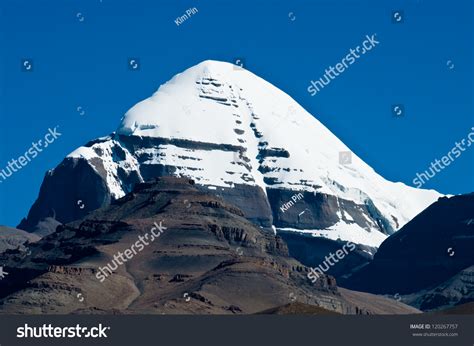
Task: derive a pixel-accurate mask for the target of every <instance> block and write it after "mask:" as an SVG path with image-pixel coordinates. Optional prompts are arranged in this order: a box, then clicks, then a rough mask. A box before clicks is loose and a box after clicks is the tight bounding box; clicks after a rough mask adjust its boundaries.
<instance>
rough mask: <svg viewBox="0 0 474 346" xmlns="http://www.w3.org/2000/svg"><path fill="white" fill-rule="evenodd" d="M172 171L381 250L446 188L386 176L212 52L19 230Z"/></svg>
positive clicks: (71, 214)
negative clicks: (427, 187) (414, 184)
mask: <svg viewBox="0 0 474 346" xmlns="http://www.w3.org/2000/svg"><path fill="white" fill-rule="evenodd" d="M341 157H342V158H343V160H342V161H341ZM341 162H342V163H341ZM166 175H171V176H178V177H189V178H192V179H193V180H194V181H195V183H196V186H199V187H200V188H202V189H205V190H207V191H209V190H210V191H211V192H214V193H215V194H217V195H219V196H221V197H222V198H224V199H225V200H228V201H229V202H231V203H233V204H235V205H237V206H238V207H239V208H241V209H242V210H243V212H244V213H245V216H246V217H247V218H248V219H249V220H251V221H253V222H254V223H256V224H257V225H259V226H261V227H262V228H264V229H268V230H271V229H272V228H273V229H274V230H281V231H283V232H297V233H298V234H301V235H313V236H315V237H323V238H327V239H331V240H334V241H338V240H341V241H352V242H354V243H356V244H361V245H363V246H367V247H369V248H376V247H378V246H379V245H380V243H381V242H382V241H383V240H384V239H385V238H386V237H387V236H388V235H389V234H392V233H394V232H395V231H396V230H397V229H399V228H400V227H402V226H403V225H405V224H406V223H407V222H408V221H409V220H411V219H412V218H413V217H414V216H416V215H417V214H418V213H419V212H421V211H422V210H423V209H425V208H426V207H427V206H429V205H430V204H431V203H433V202H435V201H436V200H437V199H438V197H440V196H441V195H440V194H439V193H437V192H436V191H433V190H421V189H415V188H412V187H409V186H406V185H404V184H402V183H393V182H390V181H387V180H385V179H384V178H383V177H381V176H380V175H378V174H377V173H376V172H375V171H374V170H373V169H372V168H371V167H370V166H368V165H367V164H366V163H365V162H363V161H362V160H361V159H360V158H359V157H358V156H357V155H355V154H354V153H352V152H351V150H350V149H349V148H348V147H347V146H346V145H345V144H344V143H342V142H341V141H340V140H339V139H338V138H337V137H336V136H335V135H334V134H332V133H331V132H330V131H329V130H328V129H327V128H326V127H325V126H324V125H322V124H321V123H320V122H319V121H318V120H317V119H316V118H315V117H314V116H313V115H311V114H309V113H308V112H307V111H306V110H304V109H303V108H302V107H301V106H300V105H299V104H298V103H297V102H296V101H295V100H293V99H292V98H291V97H290V96H288V95H287V94H285V93H284V92H283V91H281V90H280V89H278V88H276V87H275V86H273V85H271V84H270V83H268V82H266V81H265V80H263V79H261V78H260V77H258V76H256V75H254V74H253V73H251V72H249V71H247V70H245V69H243V68H240V67H239V66H235V65H232V64H229V63H225V62H218V61H210V60H208V61H204V62H202V63H200V64H198V65H196V66H194V67H191V68H189V69H187V70H186V71H184V72H183V73H179V74H177V75H176V76H174V77H173V78H172V79H171V80H170V81H169V82H167V83H165V84H163V85H162V86H160V88H159V89H158V91H156V92H155V93H154V94H153V95H152V96H151V97H149V98H147V99H145V100H143V101H141V102H139V103H137V104H136V105H135V106H133V107H132V108H131V109H130V110H129V111H128V112H127V113H126V114H125V115H124V117H123V118H122V119H121V121H120V125H119V127H118V128H117V130H116V131H115V132H114V133H112V134H111V135H109V136H107V137H104V138H100V139H96V140H93V141H91V142H89V143H87V144H86V145H84V146H82V147H80V148H78V149H76V150H75V151H73V152H72V153H71V154H69V155H68V156H67V157H66V158H65V159H64V161H63V162H62V163H61V164H60V165H59V166H58V167H56V168H55V169H53V170H50V171H49V172H48V173H47V175H46V177H45V179H44V181H43V184H42V187H41V191H40V195H39V197H38V200H37V201H36V202H35V204H34V205H33V207H32V208H31V210H30V212H29V215H28V217H27V218H26V219H24V220H23V221H22V222H21V224H20V225H19V228H22V229H26V230H29V231H35V230H38V227H39V226H38V225H39V224H40V223H41V221H43V220H44V219H46V218H48V217H51V216H54V217H55V219H56V220H58V221H59V222H62V223H64V222H69V221H72V220H75V219H78V218H80V217H82V216H84V215H85V214H86V213H87V212H89V211H91V210H94V209H97V208H99V207H101V206H105V205H108V204H110V202H111V201H113V200H116V199H118V198H121V197H123V196H124V195H125V194H127V193H129V192H130V191H132V189H133V186H134V185H135V184H136V183H140V182H143V181H147V180H150V179H152V178H155V177H158V176H166ZM295 196H297V198H295ZM78 200H81V201H82V202H83V204H84V205H85V208H83V209H80V208H78V206H77V201H78Z"/></svg>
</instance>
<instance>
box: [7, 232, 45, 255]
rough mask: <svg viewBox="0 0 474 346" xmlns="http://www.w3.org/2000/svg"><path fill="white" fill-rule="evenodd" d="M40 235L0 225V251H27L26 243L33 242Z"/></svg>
mask: <svg viewBox="0 0 474 346" xmlns="http://www.w3.org/2000/svg"><path fill="white" fill-rule="evenodd" d="M39 239H40V237H39V236H38V235H36V234H32V233H28V232H25V231H22V230H21V229H16V228H11V227H6V226H0V253H2V252H5V251H6V250H12V249H21V250H23V251H25V252H27V249H26V248H27V246H28V244H27V243H34V242H36V241H38V240H39Z"/></svg>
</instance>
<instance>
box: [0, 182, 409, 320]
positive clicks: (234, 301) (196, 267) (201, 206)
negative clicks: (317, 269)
mask: <svg viewBox="0 0 474 346" xmlns="http://www.w3.org/2000/svg"><path fill="white" fill-rule="evenodd" d="M243 216H244V214H243V212H242V211H241V210H240V209H239V208H237V207H235V206H233V205H232V204H229V203H227V202H225V201H224V200H223V199H221V198H219V197H216V196H215V195H213V194H210V193H203V192H202V191H201V190H200V189H199V188H197V187H196V185H195V184H194V182H193V181H191V180H189V179H184V178H173V177H163V178H160V179H158V180H156V181H152V182H146V183H140V184H137V185H135V187H134V189H133V190H132V191H131V192H130V193H128V194H127V195H126V196H124V197H122V198H121V199H118V200H115V201H113V202H112V203H111V205H109V206H107V207H104V208H101V209H98V210H96V211H94V212H91V213H90V214H89V215H88V216H87V217H85V218H83V219H81V220H77V221H74V222H71V223H69V224H67V225H60V226H58V228H57V230H56V232H55V233H52V234H50V235H48V236H45V237H43V238H42V239H41V240H40V241H38V242H37V243H34V244H30V247H29V248H30V250H31V253H30V255H29V256H27V257H26V258H25V257H24V256H23V255H22V254H21V253H20V251H18V250H8V251H6V252H5V253H4V254H2V255H0V263H3V264H4V266H5V270H6V271H7V272H9V275H8V277H7V279H4V280H0V313H20V314H40V313H46V314H51V313H53V314H59V313H60V314H69V313H137V314H138V313H146V314H178V313H179V314H252V313H257V312H261V311H266V310H269V309H275V308H278V307H281V306H285V305H286V304H292V303H296V302H297V303H300V304H302V305H304V306H309V307H310V308H309V310H308V311H310V312H308V313H315V311H321V313H325V311H333V312H338V313H343V314H367V313H415V312H418V310H416V309H414V308H411V307H408V306H406V305H404V304H402V303H399V302H396V301H394V300H391V299H386V298H383V297H377V296H373V295H370V294H365V293H358V292H352V291H348V290H343V291H340V290H339V289H338V287H337V286H336V282H335V280H334V279H333V278H332V277H329V276H322V277H321V278H320V280H318V281H317V282H316V284H312V283H310V282H309V280H308V279H307V277H306V273H307V271H308V268H306V267H305V266H303V265H302V264H301V263H299V262H298V261H296V260H294V259H292V258H291V257H289V255H288V249H287V247H286V245H285V243H284V242H283V241H282V239H281V238H280V237H279V236H277V235H275V234H273V232H266V231H264V230H262V228H259V227H257V226H255V225H254V224H252V223H251V222H249V221H248V220H247V219H246V218H244V217H243ZM143 239H146V244H145V242H144V241H143V242H142V240H143ZM137 242H141V243H140V244H141V247H139V246H138V245H137V244H138V243H137ZM127 250H128V251H127ZM132 252H133V253H132ZM119 253H122V254H125V255H126V256H127V257H126V259H125V260H124V259H123V257H122V262H118V258H120V255H118V254H119ZM129 255H130V256H131V257H129ZM105 268H108V269H105ZM311 307H312V308H311ZM381 307H382V308H381ZM318 309H319V310H318ZM269 313H271V312H269Z"/></svg>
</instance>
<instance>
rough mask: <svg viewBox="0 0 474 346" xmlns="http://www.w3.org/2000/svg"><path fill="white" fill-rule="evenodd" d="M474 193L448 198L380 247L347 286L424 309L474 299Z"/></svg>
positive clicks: (352, 276)
mask: <svg viewBox="0 0 474 346" xmlns="http://www.w3.org/2000/svg"><path fill="white" fill-rule="evenodd" d="M473 248H474V193H471V194H466V195H459V196H453V197H450V198H447V197H443V198H441V199H440V200H439V201H438V202H436V203H434V204H433V205H431V206H430V207H428V208H427V209H426V210H424V211H423V212H422V213H420V214H419V215H417V216H416V217H415V218H414V219H413V220H412V221H410V222H409V223H408V224H406V225H405V226H404V227H403V228H402V229H401V230H399V231H398V232H397V233H395V234H393V235H391V236H390V237H389V238H388V239H387V240H385V241H384V242H383V243H382V245H381V246H380V248H379V250H378V251H377V253H376V254H375V256H374V259H373V261H371V262H370V263H369V264H368V265H366V266H364V267H362V268H360V269H359V270H358V271H356V272H354V273H353V274H352V275H351V276H350V277H348V278H347V279H346V280H342V283H341V284H342V285H343V287H347V288H350V289H355V290H362V291H364V292H372V293H377V294H391V295H393V294H397V293H398V294H399V295H400V296H402V295H403V301H404V302H409V303H410V304H413V305H414V306H416V307H419V308H420V309H422V310H435V309H441V308H447V307H449V306H454V305H457V304H464V303H468V302H470V301H472V300H473V298H474V296H473V292H474V290H473V288H474V273H473V266H474V252H473V251H472V249H473Z"/></svg>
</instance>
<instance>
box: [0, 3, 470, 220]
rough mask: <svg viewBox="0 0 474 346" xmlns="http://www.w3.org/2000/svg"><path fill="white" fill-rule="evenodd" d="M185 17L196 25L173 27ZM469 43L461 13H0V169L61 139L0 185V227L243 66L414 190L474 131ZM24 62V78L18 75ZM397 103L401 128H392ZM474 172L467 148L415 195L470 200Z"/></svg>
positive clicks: (283, 8)
mask: <svg viewBox="0 0 474 346" xmlns="http://www.w3.org/2000/svg"><path fill="white" fill-rule="evenodd" d="M190 7H196V8H197V9H198V11H199V12H198V13H197V14H195V15H194V16H192V17H191V18H190V19H188V20H187V21H185V22H184V23H183V24H181V25H180V26H177V25H176V24H175V22H174V20H175V19H176V18H177V17H178V16H180V15H182V14H183V13H184V12H185V11H186V9H188V8H190ZM394 10H402V11H403V15H404V18H403V22H402V23H397V24H394V23H393V22H392V11H394ZM290 12H293V14H294V20H293V21H292V20H291V19H290V15H289V13H290ZM82 18H83V20H82V21H81V19H82ZM372 33H377V38H378V39H379V41H380V44H379V45H378V46H377V47H376V48H375V49H374V50H373V51H371V52H370V53H369V54H367V55H365V56H363V57H362V58H361V59H359V60H358V61H357V62H356V63H355V64H353V65H352V66H351V67H350V69H349V70H347V71H345V72H344V73H343V74H342V75H341V76H339V77H338V78H337V79H335V80H334V81H332V83H331V84H330V85H328V86H327V87H326V88H325V89H323V90H322V91H321V92H320V93H318V94H317V95H316V96H314V97H312V96H310V95H309V93H308V92H307V90H306V89H307V87H308V84H309V81H310V80H311V79H317V78H319V77H321V76H322V74H323V73H324V69H325V68H326V67H328V66H329V65H335V64H336V63H337V62H339V61H340V60H341V59H342V58H343V57H344V56H345V55H346V54H347V52H348V50H349V49H350V48H352V47H355V46H356V45H357V44H359V43H360V42H361V41H362V39H363V37H364V36H365V35H366V34H372ZM473 33H474V26H473V2H472V1H470V0H465V1H463V0H458V1H447V0H446V1H436V0H409V1H397V0H390V1H380V0H374V1H363V0H358V1H357V0H339V1H335V0H313V1H310V0H300V1H298V0H296V1H294V0H292V1H261V0H239V1H225V0H221V1H216V0H214V1H177V0H161V1H144V0H127V1H125V0H102V1H100V0H87V1H86V0H55V1H53V0H42V1H37V0H29V1H24V0H0V40H1V41H0V43H1V46H0V47H1V50H0V121H1V126H0V136H1V140H2V145H1V146H0V169H2V168H4V167H5V166H6V164H7V162H8V160H10V159H12V158H17V157H18V156H19V155H21V154H23V153H24V152H25V150H27V149H28V148H29V147H30V145H31V142H32V141H36V140H38V139H40V138H42V136H43V135H44V134H45V133H46V132H47V130H48V128H49V127H55V126H59V131H60V132H61V133H62V134H63V135H62V136H61V137H60V138H59V139H58V141H57V142H55V143H54V144H52V145H51V146H50V147H48V148H47V149H45V150H44V151H43V152H42V153H41V154H40V155H39V156H38V157H37V158H35V159H34V160H33V161H32V162H31V163H29V164H28V165H27V166H26V167H24V168H23V169H22V170H21V171H19V172H17V173H15V174H14V175H13V176H12V177H10V178H8V179H7V180H6V181H4V182H2V183H1V184H0V224H6V225H10V226H15V225H16V224H18V222H19V221H20V219H21V218H22V217H23V216H25V215H26V213H27V211H28V209H29V207H30V206H31V204H32V203H33V202H34V200H35V199H36V197H37V195H38V192H39V187H40V184H41V182H42V179H43V176H44V174H45V172H46V171H47V170H48V169H51V168H53V167H55V166H56V165H57V164H58V163H59V162H61V160H62V159H63V158H64V156H66V155H67V154H68V153H70V152H71V151H72V150H74V149H75V148H77V147H78V146H80V145H82V144H84V143H86V142H87V141H89V140H91V139H94V138H96V137H99V136H103V135H107V134H109V133H110V132H112V131H113V130H115V128H116V126H117V125H118V122H119V120H120V118H121V116H122V115H123V114H124V112H126V111H127V109H129V108H130V107H131V106H133V105H134V104H135V103H136V102H138V101H140V100H142V99H144V98H146V97H148V96H149V95H150V94H151V93H153V92H154V91H155V90H156V89H157V88H158V87H159V85H160V84H162V83H164V82H166V81H167V80H168V79H169V78H171V77H172V76H173V75H174V74H176V73H178V72H180V71H182V70H184V69H186V68H188V67H190V66H192V65H194V64H196V63H198V62H200V61H202V60H206V59H215V60H223V61H233V60H234V59H235V58H238V57H242V58H244V59H245V62H246V65H247V68H248V69H249V70H251V71H253V72H254V73H256V74H258V75H260V76H261V77H263V78H265V79H266V80H268V81H269V82H271V83H273V84H274V85H276V86H278V87H279V88H281V89H282V90H284V91H285V92H287V93H288V94H290V95H291V96H292V97H293V98H295V99H296V100H297V101H298V102H299V103H300V104H301V105H302V106H303V107H305V108H306V109H307V110H308V111H310V112H311V113H312V114H315V115H316V116H317V117H318V119H319V120H320V121H321V122H322V123H324V124H325V125H326V126H327V127H328V128H329V129H330V130H331V131H332V132H333V133H335V134H336V135H337V136H338V137H339V138H340V139H342V140H343V141H344V142H345V143H346V144H347V145H348V146H349V147H350V148H351V149H352V150H353V151H354V152H355V153H357V154H358V155H359V156H361V157H362V158H363V159H364V160H365V161H366V162H367V163H368V164H369V165H371V166H372V167H373V168H374V169H375V170H376V171H378V172H379V173H380V174H382V175H383V176H385V177H386V178H387V179H390V180H393V181H402V182H405V183H407V184H410V185H413V184H412V180H413V178H414V176H415V174H416V172H420V171H423V170H424V169H425V168H426V167H427V166H428V165H429V164H430V162H431V161H432V160H434V159H436V158H439V157H441V156H442V155H444V154H446V153H447V152H448V151H449V150H450V149H451V148H452V147H453V145H454V142H455V141H457V140H460V139H462V138H464V137H465V136H466V135H467V133H468V132H469V129H470V128H471V126H474V121H473V117H474V112H473V108H474V107H473V99H474V97H473V95H474V93H473V61H474V60H473V52H472V50H473V42H474V40H473ZM130 57H138V58H139V59H140V70H139V71H131V70H129V69H128V67H127V59H128V58H130ZM24 58H31V59H33V71H32V72H22V71H21V68H20V64H21V60H22V59H24ZM448 60H451V61H452V63H453V64H454V68H452V69H450V68H449V67H448V65H447V61H448ZM394 104H403V105H404V107H405V116H404V117H402V118H395V117H393V116H392V113H391V107H392V105H394ZM77 107H82V109H83V110H84V111H85V114H84V115H80V114H79V112H78V111H77ZM314 140H315V141H317V138H315V139H314ZM473 173H474V148H473V149H471V151H469V152H465V153H464V154H463V156H461V157H460V158H459V159H457V160H456V162H455V163H453V164H452V165H451V166H450V167H448V168H447V169H445V170H444V171H443V172H441V173H439V174H438V175H437V176H436V177H435V178H434V179H432V180H431V181H430V182H429V183H428V184H426V186H425V187H427V188H434V189H437V190H439V191H440V192H443V193H465V192H471V191H474V174H473Z"/></svg>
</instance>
